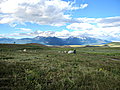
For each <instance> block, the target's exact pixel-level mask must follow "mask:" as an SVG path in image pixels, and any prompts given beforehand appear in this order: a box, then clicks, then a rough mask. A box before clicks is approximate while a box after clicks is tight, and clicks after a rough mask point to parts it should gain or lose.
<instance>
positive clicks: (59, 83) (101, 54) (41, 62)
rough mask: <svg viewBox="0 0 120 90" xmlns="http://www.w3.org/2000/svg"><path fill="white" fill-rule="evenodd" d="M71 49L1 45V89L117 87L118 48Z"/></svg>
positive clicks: (95, 89)
mask: <svg viewBox="0 0 120 90" xmlns="http://www.w3.org/2000/svg"><path fill="white" fill-rule="evenodd" d="M74 48H75V49H76V50H77V53H76V54H67V53H62V51H68V50H73V49H74ZM74 48H72V47H69V48H67V47H66V48H65V47H64V48H57V47H56V48H54V47H46V46H41V45H37V44H36V45H35V44H34V45H32V44H26V45H16V44H0V90H120V47H79V48H76V47H74ZM23 49H27V51H26V52H23ZM59 51H61V52H59Z"/></svg>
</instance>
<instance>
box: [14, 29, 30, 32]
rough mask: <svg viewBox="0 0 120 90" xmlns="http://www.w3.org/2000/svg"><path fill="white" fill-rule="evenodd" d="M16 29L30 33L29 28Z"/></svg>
mask: <svg viewBox="0 0 120 90" xmlns="http://www.w3.org/2000/svg"><path fill="white" fill-rule="evenodd" d="M16 29H19V30H21V31H26V32H30V31H32V29H29V28H16Z"/></svg>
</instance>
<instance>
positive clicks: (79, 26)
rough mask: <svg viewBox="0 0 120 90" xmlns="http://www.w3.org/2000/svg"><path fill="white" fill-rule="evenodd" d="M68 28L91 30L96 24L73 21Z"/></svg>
mask: <svg viewBox="0 0 120 90" xmlns="http://www.w3.org/2000/svg"><path fill="white" fill-rule="evenodd" d="M67 28H68V29H72V30H91V29H93V28H94V25H91V24H89V23H72V24H70V25H68V26H67Z"/></svg>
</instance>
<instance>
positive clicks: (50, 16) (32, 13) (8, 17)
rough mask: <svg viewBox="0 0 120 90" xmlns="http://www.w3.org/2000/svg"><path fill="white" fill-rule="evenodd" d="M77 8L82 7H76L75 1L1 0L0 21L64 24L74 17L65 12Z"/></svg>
mask: <svg viewBox="0 0 120 90" xmlns="http://www.w3.org/2000/svg"><path fill="white" fill-rule="evenodd" d="M83 7H86V4H85V5H82V8H83ZM77 9H80V8H79V7H74V6H73V2H67V1H63V0H1V1H0V23H17V24H23V23H26V22H31V23H36V24H41V25H52V26H62V25H65V24H66V23H68V22H71V19H72V18H71V16H70V15H66V14H65V12H66V11H69V10H77ZM73 21H74V20H73Z"/></svg>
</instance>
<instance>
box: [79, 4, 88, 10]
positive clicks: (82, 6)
mask: <svg viewBox="0 0 120 90" xmlns="http://www.w3.org/2000/svg"><path fill="white" fill-rule="evenodd" d="M87 6H88V4H80V9H84V8H86V7H87Z"/></svg>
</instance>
